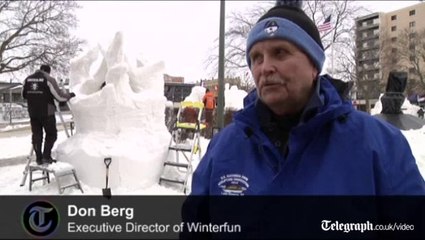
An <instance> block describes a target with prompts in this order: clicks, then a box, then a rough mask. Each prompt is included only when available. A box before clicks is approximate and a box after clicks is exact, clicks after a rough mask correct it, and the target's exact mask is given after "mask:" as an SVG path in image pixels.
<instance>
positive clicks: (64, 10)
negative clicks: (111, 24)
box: [0, 1, 84, 74]
mask: <svg viewBox="0 0 425 240" xmlns="http://www.w3.org/2000/svg"><path fill="white" fill-rule="evenodd" d="M78 7H79V6H78V4H77V2H75V1H0V73H13V72H16V71H19V70H21V69H24V68H27V67H29V68H30V69H31V70H32V69H33V68H34V67H35V66H36V65H38V64H41V63H47V64H50V65H51V66H52V67H53V68H54V69H55V70H56V71H57V72H59V73H62V74H66V73H67V72H68V69H69V60H70V59H71V58H73V57H75V56H76V54H77V53H78V51H80V50H81V49H80V45H81V44H83V43H84V41H82V40H80V39H77V38H76V37H74V36H72V35H71V33H70V29H72V28H75V27H76V25H77V19H76V17H75V14H74V10H75V9H77V8H78Z"/></svg>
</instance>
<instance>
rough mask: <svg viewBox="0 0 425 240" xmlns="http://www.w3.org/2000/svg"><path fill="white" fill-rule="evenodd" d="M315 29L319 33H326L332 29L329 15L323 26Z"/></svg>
mask: <svg viewBox="0 0 425 240" xmlns="http://www.w3.org/2000/svg"><path fill="white" fill-rule="evenodd" d="M317 29H318V30H319V32H326V31H329V30H331V29H332V25H331V15H329V17H327V18H326V19H325V21H324V22H323V24H321V25H319V26H318V27H317Z"/></svg>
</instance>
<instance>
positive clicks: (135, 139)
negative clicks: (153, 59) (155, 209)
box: [57, 32, 171, 190]
mask: <svg viewBox="0 0 425 240" xmlns="http://www.w3.org/2000/svg"><path fill="white" fill-rule="evenodd" d="M99 53H101V54H100V55H101V57H100V59H101V61H102V62H101V64H100V66H99V69H98V70H97V72H96V73H95V74H94V76H91V75H90V68H91V66H92V64H93V63H94V62H95V61H96V60H97V59H98V58H99ZM163 72H164V64H163V62H159V63H155V64H153V65H145V64H141V61H140V60H139V61H138V63H137V66H135V67H133V66H131V65H130V64H129V63H128V61H127V58H126V56H125V55H124V53H123V35H122V33H120V32H118V33H117V34H116V35H115V38H114V40H113V42H112V44H111V45H110V47H109V49H108V50H107V51H106V52H104V51H103V50H102V49H101V48H100V47H97V48H94V49H92V50H91V51H89V52H88V53H87V54H85V55H84V56H82V57H79V58H76V59H74V60H73V61H72V62H71V74H70V80H71V82H70V87H71V91H73V92H75V93H76V97H75V98H73V99H71V101H70V105H71V110H72V113H73V116H74V122H75V127H76V134H75V135H74V136H72V137H71V138H69V139H68V140H67V141H65V142H64V143H62V144H60V145H59V146H58V148H57V158H58V160H59V161H64V162H69V163H71V164H72V165H73V166H74V167H75V168H76V170H77V173H78V176H79V178H80V179H81V181H82V182H84V183H85V184H87V185H90V186H93V187H99V188H102V187H104V186H105V172H106V167H105V165H104V158H106V157H111V158H112V163H111V165H110V169H109V185H110V187H111V188H114V187H123V188H125V189H126V190H131V189H140V188H147V187H149V186H151V185H153V184H155V183H157V182H158V179H159V176H160V174H161V170H162V164H163V162H162V159H164V157H165V154H166V152H167V147H168V142H169V140H170V137H171V136H170V134H169V133H168V131H167V128H166V126H165V123H164V121H165V119H164V118H165V113H164V111H165V104H166V98H165V97H164V82H163Z"/></svg>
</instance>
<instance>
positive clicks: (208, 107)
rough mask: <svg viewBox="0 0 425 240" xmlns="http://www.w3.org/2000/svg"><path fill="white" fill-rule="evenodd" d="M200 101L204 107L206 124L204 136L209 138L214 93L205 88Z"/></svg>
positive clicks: (213, 107) (212, 116) (214, 103)
mask: <svg viewBox="0 0 425 240" xmlns="http://www.w3.org/2000/svg"><path fill="white" fill-rule="evenodd" d="M202 102H203V103H204V109H205V123H206V125H207V129H206V137H207V138H210V137H211V136H210V135H211V134H210V133H211V131H212V126H213V118H214V109H215V106H216V101H215V96H214V93H212V92H211V91H210V89H208V88H207V89H206V90H205V95H204V97H203V98H202Z"/></svg>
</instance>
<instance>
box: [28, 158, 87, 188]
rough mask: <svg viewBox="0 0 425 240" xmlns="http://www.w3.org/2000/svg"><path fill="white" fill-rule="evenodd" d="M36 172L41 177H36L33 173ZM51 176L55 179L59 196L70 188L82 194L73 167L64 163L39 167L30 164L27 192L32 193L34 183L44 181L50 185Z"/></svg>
mask: <svg viewBox="0 0 425 240" xmlns="http://www.w3.org/2000/svg"><path fill="white" fill-rule="evenodd" d="M37 172H39V173H41V176H39V177H36V176H35V173H37ZM51 174H53V175H54V177H55V180H56V183H57V188H58V192H59V194H62V193H63V192H64V190H65V189H67V188H71V187H76V188H77V189H79V190H80V191H81V193H84V191H83V189H82V187H81V184H80V181H79V180H78V177H77V173H76V171H75V169H74V167H73V166H72V165H71V164H69V163H65V162H56V163H52V164H41V165H37V164H35V163H32V164H30V165H29V176H30V177H29V190H30V191H32V187H33V183H34V182H37V181H40V180H45V181H47V183H50V175H51ZM65 178H67V179H65Z"/></svg>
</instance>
